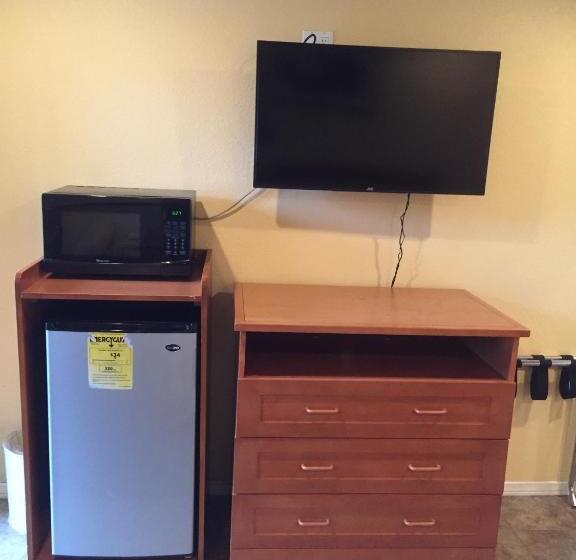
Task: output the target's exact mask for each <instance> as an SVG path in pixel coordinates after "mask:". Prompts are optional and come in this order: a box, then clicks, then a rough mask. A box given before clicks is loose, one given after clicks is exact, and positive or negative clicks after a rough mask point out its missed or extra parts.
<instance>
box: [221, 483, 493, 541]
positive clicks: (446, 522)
mask: <svg viewBox="0 0 576 560" xmlns="http://www.w3.org/2000/svg"><path fill="white" fill-rule="evenodd" d="M500 501H501V498H500V497H498V496H437V495H433V496H432V495H427V496H405V495H392V494H371V495H340V496H335V495H320V494H318V495H300V494H298V495H283V496H281V495H266V496H254V495H250V496H247V495H241V496H238V495H237V496H234V498H233V507H232V548H239V549H263V548H272V549H274V548H278V549H283V548H296V549H306V548H336V549H338V548H359V549H365V548H369V549H372V548H413V549H418V548H495V547H496V539H497V534H498V520H499V516H500Z"/></svg>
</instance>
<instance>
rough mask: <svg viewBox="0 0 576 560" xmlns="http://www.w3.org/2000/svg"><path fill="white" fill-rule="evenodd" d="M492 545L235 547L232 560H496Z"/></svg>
mask: <svg viewBox="0 0 576 560" xmlns="http://www.w3.org/2000/svg"><path fill="white" fill-rule="evenodd" d="M495 558H496V551H495V549H493V548H492V549H491V548H476V549H473V548H436V549H430V548H429V549H419V550H414V549H402V548H388V549H385V548H381V549H374V550H359V549H356V550H342V549H340V550H334V549H333V550H317V549H316V550H270V549H269V550H232V551H231V552H230V560H494V559H495Z"/></svg>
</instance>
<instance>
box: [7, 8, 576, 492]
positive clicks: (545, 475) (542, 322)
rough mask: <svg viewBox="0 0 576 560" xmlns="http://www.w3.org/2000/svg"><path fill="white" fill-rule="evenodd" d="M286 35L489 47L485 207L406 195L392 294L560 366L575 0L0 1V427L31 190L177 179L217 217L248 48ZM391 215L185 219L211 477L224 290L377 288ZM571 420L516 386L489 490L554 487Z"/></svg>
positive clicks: (233, 188) (225, 359)
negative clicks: (205, 320)
mask: <svg viewBox="0 0 576 560" xmlns="http://www.w3.org/2000/svg"><path fill="white" fill-rule="evenodd" d="M302 29H326V30H333V31H334V32H335V39H336V42H338V43H349V44H367V45H395V46H408V47H438V48H453V49H490V50H501V51H502V53H503V57H502V68H501V77H500V84H499V91H498V100H497V107H496V117H495V126H494V134H493V143H492V153H491V161H490V169H489V176H488V191H487V196H486V197H484V198H474V197H447V196H445V197H442V196H438V197H426V196H416V197H415V200H414V205H413V207H412V208H411V210H410V214H409V217H408V220H407V226H408V240H407V244H406V260H405V262H404V265H403V268H402V271H401V274H400V278H399V282H398V283H399V285H407V286H446V287H448V286H458V287H464V288H467V289H469V290H471V291H473V292H474V293H476V294H478V295H479V296H481V297H482V298H484V299H486V300H487V301H489V302H491V303H492V304H494V305H496V306H498V307H499V308H501V309H502V310H503V311H505V312H508V313H509V314H511V315H512V316H514V317H515V318H516V319H518V320H519V321H521V322H524V323H525V324H527V325H528V326H530V327H531V329H532V333H533V335H532V338H531V339H530V340H527V341H523V342H522V346H521V350H522V351H523V352H525V353H528V352H544V353H558V352H563V353H570V352H572V353H576V298H575V296H576V294H575V290H574V284H575V280H576V249H575V239H576V219H575V217H574V216H575V210H574V208H575V205H576V158H575V157H574V153H575V149H576V109H575V106H574V91H576V3H575V2H574V1H573V0H565V1H560V0H556V1H555V0H516V1H514V0H434V1H433V0H380V1H377V0H356V1H354V0H227V1H226V0H196V1H195V0H76V1H72V0H69V1H65V0H37V1H29V0H0V194H1V198H0V200H1V204H0V248H1V249H0V251H1V253H0V255H1V260H0V356H1V357H2V360H1V369H0V434H5V433H6V432H7V431H8V430H9V429H12V428H14V427H16V426H18V425H19V405H18V399H19V396H18V377H17V361H16V340H15V321H14V306H13V295H12V291H13V275H14V272H15V271H16V269H18V268H20V267H22V266H23V265H25V264H26V263H28V262H29V261H31V260H33V259H36V258H37V257H38V256H39V255H40V252H41V235H40V205H39V202H40V193H41V192H42V191H44V190H47V189H49V188H52V187H55V186H60V185H63V184H69V183H76V184H97V185H116V186H133V187H136V186H147V187H173V188H175V187H188V188H195V189H197V191H198V193H199V197H200V200H201V202H202V204H203V206H204V208H205V209H206V210H207V211H208V212H210V213H214V212H217V211H218V210H221V209H222V208H224V207H225V206H226V205H228V204H229V203H230V201H233V200H235V199H237V198H238V197H239V196H240V195H242V194H244V193H245V192H246V191H247V190H248V189H249V188H250V186H251V173H252V150H253V148H252V146H253V113H254V74H255V46H256V44H255V43H256V40H257V39H277V40H284V41H291V40H294V41H297V40H299V38H300V31H301V30H302ZM402 203H403V199H402V197H399V196H394V195H378V194H336V193H311V192H308V193H307V192H297V191H292V192H283V193H277V192H275V191H268V192H265V193H264V194H263V195H262V196H261V197H260V198H258V199H257V200H256V201H255V202H254V203H253V204H252V205H250V206H249V207H248V208H246V209H245V210H243V211H242V212H241V213H239V214H237V215H236V216H234V217H233V218H231V219H229V220H227V221H222V222H217V223H215V224H211V225H200V226H199V227H198V230H197V233H198V238H199V242H198V244H199V246H201V247H211V248H212V249H214V251H215V271H214V272H215V281H214V288H215V292H216V293H217V294H218V295H217V297H216V300H215V311H216V317H215V328H214V333H213V334H214V337H213V340H212V342H213V348H214V350H216V351H215V352H214V364H215V368H214V374H213V382H212V386H211V406H212V409H211V421H212V430H211V452H212V465H211V478H212V479H213V480H225V479H226V478H227V477H228V473H229V445H230V442H231V433H232V428H231V407H232V403H233V398H232V396H231V394H230V389H231V388H232V387H233V375H234V373H233V357H232V345H233V337H232V336H231V333H230V320H231V315H230V313H231V312H230V296H229V295H228V294H229V292H230V290H231V287H232V283H233V282H234V281H235V280H243V281H270V282H278V281H281V282H309V283H333V284H359V285H375V284H377V283H378V281H380V283H381V284H382V285H386V284H387V283H388V282H389V281H390V277H391V272H392V270H393V265H394V261H395V256H396V236H397V233H398V231H397V229H398V216H399V213H400V210H401V206H402ZM521 380H523V375H522V376H521ZM553 392H554V393H555V391H553ZM570 425H572V428H570ZM575 425H576V413H575V412H574V407H573V406H572V405H571V404H570V403H565V402H562V401H561V400H560V399H559V398H557V397H556V396H555V397H554V398H552V399H551V400H549V401H548V402H546V403H532V402H530V401H529V400H528V399H527V398H526V395H525V387H521V388H520V396H519V398H518V400H517V403H516V414H515V419H514V432H513V438H512V443H511V455H510V464H509V472H508V478H509V480H530V481H546V480H566V478H567V472H568V468H569V463H570V453H569V450H570V448H571V446H572V444H573V440H574V426H575ZM0 468H1V467H0ZM2 479H3V472H2V471H1V470H0V480H2Z"/></svg>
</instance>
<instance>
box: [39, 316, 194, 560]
mask: <svg viewBox="0 0 576 560" xmlns="http://www.w3.org/2000/svg"><path fill="white" fill-rule="evenodd" d="M54 328H56V327H54ZM91 329H92V326H91ZM94 332H100V331H99V327H98V325H93V329H92V330H90V331H88V330H87V331H86V332H71V331H65V330H61V331H59V330H47V331H46V342H47V360H48V401H49V403H48V413H49V443H50V492H51V502H52V510H51V517H52V553H53V554H54V555H63V556H80V557H82V556H88V557H113V558H123V557H153V556H172V555H174V556H179V555H192V554H193V551H194V546H195V543H194V537H195V536H194V526H195V523H194V515H195V508H194V504H195V446H196V355H197V352H196V348H197V335H196V333H194V332H173V333H166V332H161V333H153V332H133V333H130V332H126V333H125V334H126V337H127V338H128V341H129V343H130V344H131V345H132V352H133V358H132V372H131V375H132V382H131V386H132V388H129V389H127V388H102V386H97V388H92V387H94V385H93V384H92V387H91V383H89V365H88V359H89V357H88V350H87V346H88V338H89V337H90V336H91V335H92V334H93V333H94ZM104 332H105V331H104ZM114 334H118V333H114ZM113 385H114V384H111V387H113Z"/></svg>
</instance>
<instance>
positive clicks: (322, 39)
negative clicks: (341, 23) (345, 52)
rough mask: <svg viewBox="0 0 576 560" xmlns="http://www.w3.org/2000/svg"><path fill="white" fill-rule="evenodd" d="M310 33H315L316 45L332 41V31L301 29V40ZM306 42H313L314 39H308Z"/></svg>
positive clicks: (327, 43)
mask: <svg viewBox="0 0 576 560" xmlns="http://www.w3.org/2000/svg"><path fill="white" fill-rule="evenodd" d="M312 33H314V35H316V44H317V45H331V44H332V43H333V42H334V33H333V32H332V31H302V41H305V40H306V37H309V36H310V34H312ZM308 42H309V43H313V42H314V41H313V40H312V39H310V40H309V41H308Z"/></svg>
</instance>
